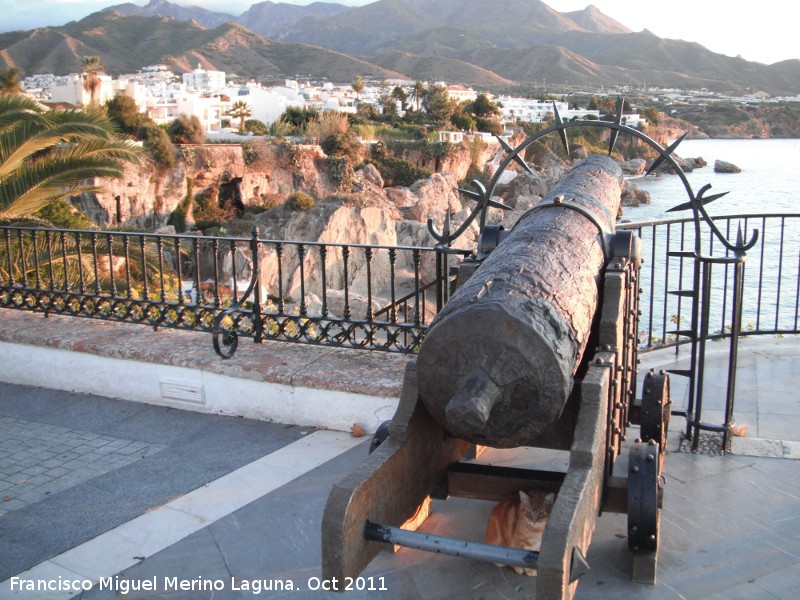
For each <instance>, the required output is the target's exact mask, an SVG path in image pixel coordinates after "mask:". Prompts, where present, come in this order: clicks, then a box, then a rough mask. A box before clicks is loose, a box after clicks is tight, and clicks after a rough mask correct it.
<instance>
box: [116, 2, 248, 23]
mask: <svg viewBox="0 0 800 600" xmlns="http://www.w3.org/2000/svg"><path fill="white" fill-rule="evenodd" d="M101 12H118V13H122V14H123V15H137V16H140V17H172V18H173V19H179V20H181V21H192V20H194V21H197V22H198V23H200V24H201V25H202V26H203V27H209V28H213V27H217V26H218V25H222V24H223V23H227V22H228V21H233V20H235V17H234V16H233V15H229V14H225V13H219V12H213V11H210V10H206V9H205V8H200V7H198V6H186V7H184V6H180V5H178V4H174V3H172V2H168V1H167V0H150V2H149V3H148V4H146V5H145V6H139V5H137V4H133V3H131V2H126V3H124V4H118V5H116V6H111V7H109V8H106V9H103V11H101Z"/></svg>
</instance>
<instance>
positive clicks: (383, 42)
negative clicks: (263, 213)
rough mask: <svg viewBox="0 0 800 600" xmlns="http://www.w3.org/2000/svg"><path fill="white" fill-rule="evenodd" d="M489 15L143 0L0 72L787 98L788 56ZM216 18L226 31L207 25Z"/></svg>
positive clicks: (34, 34) (471, 2)
mask: <svg viewBox="0 0 800 600" xmlns="http://www.w3.org/2000/svg"><path fill="white" fill-rule="evenodd" d="M491 6H492V10H491V12H490V14H487V0H378V1H376V2H372V3H371V4H367V5H365V6H360V7H347V6H344V5H341V4H334V3H325V2H314V3H312V4H309V5H307V6H297V5H293V4H288V3H281V2H278V3H275V2H269V1H267V2H261V3H258V4H255V5H253V6H252V7H251V8H250V9H249V10H248V11H246V12H245V13H243V14H242V15H240V16H239V17H236V18H237V19H238V21H239V22H243V23H245V24H246V25H241V24H236V23H233V22H231V21H230V20H228V18H229V17H231V15H225V14H222V13H213V12H211V11H203V10H202V9H196V8H189V7H181V6H178V5H176V4H173V3H171V2H168V1H167V0H151V2H150V3H149V4H147V5H146V6H144V7H138V6H136V5H134V4H131V3H128V4H120V5H118V6H117V7H112V9H109V10H105V11H101V12H99V13H94V14H92V15H90V16H88V17H86V18H85V19H82V20H81V21H77V22H71V23H69V24H67V25H65V26H63V27H52V28H41V29H37V30H33V31H28V32H12V33H6V34H2V35H0V68H2V67H4V66H17V67H20V68H22V69H23V71H24V72H25V73H26V74H35V73H46V72H52V73H57V74H64V73H69V72H76V71H78V70H79V68H80V64H81V57H82V56H87V55H99V56H100V57H101V60H102V62H103V64H105V65H106V67H107V69H108V71H109V73H111V74H115V73H119V72H123V71H131V70H135V69H138V68H141V67H143V66H146V65H148V64H155V63H164V64H168V65H172V66H174V67H175V68H178V69H184V70H189V69H193V68H195V67H196V66H197V64H200V65H202V66H204V67H205V68H208V69H220V70H225V71H227V72H230V73H236V74H238V75H242V76H247V77H259V78H271V77H282V76H285V77H295V76H298V77H299V76H303V77H306V76H310V77H315V78H326V79H330V80H334V81H339V82H345V81H350V80H352V78H353V77H354V76H355V75H363V76H367V77H373V78H377V79H381V78H390V77H401V78H410V79H419V80H427V81H450V82H455V83H468V84H471V85H473V86H477V87H483V88H490V87H494V86H504V87H508V86H513V85H519V86H524V87H528V88H530V86H531V84H533V83H535V82H541V83H544V82H545V81H546V82H548V83H550V84H551V85H552V86H558V87H575V86H578V87H584V88H586V87H590V88H597V87H600V86H606V87H608V86H612V85H617V84H621V85H629V86H636V87H640V86H642V85H643V84H648V85H657V86H660V87H664V88H672V87H675V88H694V89H697V88H708V89H709V90H712V91H715V92H733V93H743V92H745V91H748V90H749V91H751V92H752V91H756V90H763V91H766V92H768V93H770V94H772V95H795V94H798V93H800V60H788V61H783V62H781V63H777V64H775V65H763V64H760V63H754V62H748V61H745V60H744V59H741V58H731V57H728V56H724V55H721V54H716V53H714V52H711V51H709V50H708V49H706V48H704V47H703V46H702V45H700V44H698V43H694V42H685V41H681V40H670V39H663V38H660V37H658V36H656V35H654V34H653V33H651V32H649V31H647V30H644V31H640V32H631V31H630V30H629V29H628V28H627V27H625V26H624V25H623V24H621V23H619V22H617V21H615V20H614V19H611V18H610V17H608V16H606V15H604V14H603V13H602V12H601V11H599V10H598V9H597V8H596V7H594V6H591V5H590V6H588V7H587V8H585V9H583V10H580V11H572V12H567V13H560V12H558V11H555V10H553V9H552V8H551V7H549V6H548V5H547V4H545V3H544V2H541V0H496V1H495V2H493V3H492V5H491ZM186 19H189V20H186ZM219 20H226V21H225V22H223V23H222V24H217V25H213V23H218V22H219ZM204 22H205V23H207V25H203V23H204ZM254 29H255V30H257V31H253V30H254ZM259 32H261V33H264V32H267V33H268V37H263V35H260V34H259Z"/></svg>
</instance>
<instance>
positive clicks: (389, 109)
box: [378, 94, 397, 117]
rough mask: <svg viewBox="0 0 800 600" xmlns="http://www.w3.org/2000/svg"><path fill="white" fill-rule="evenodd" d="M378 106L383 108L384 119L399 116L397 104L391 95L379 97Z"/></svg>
mask: <svg viewBox="0 0 800 600" xmlns="http://www.w3.org/2000/svg"><path fill="white" fill-rule="evenodd" d="M378 104H380V105H381V108H383V115H384V117H388V116H393V115H397V103H396V101H395V99H394V98H393V97H392V95H391V94H381V95H380V96H379V97H378Z"/></svg>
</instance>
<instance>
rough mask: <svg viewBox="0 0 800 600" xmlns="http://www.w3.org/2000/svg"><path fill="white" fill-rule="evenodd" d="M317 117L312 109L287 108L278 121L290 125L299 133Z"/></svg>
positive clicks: (300, 107)
mask: <svg viewBox="0 0 800 600" xmlns="http://www.w3.org/2000/svg"><path fill="white" fill-rule="evenodd" d="M317 117H318V113H317V111H316V110H314V109H313V108H305V107H302V106H289V107H288V108H287V109H286V110H285V111H284V112H283V114H282V115H281V118H280V119H278V120H279V121H285V122H286V123H288V124H289V125H291V126H292V127H293V128H294V130H295V131H296V132H301V131H304V130H305V127H306V125H307V124H308V122H309V121H311V120H312V119H316V118H317Z"/></svg>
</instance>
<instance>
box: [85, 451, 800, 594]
mask: <svg viewBox="0 0 800 600" xmlns="http://www.w3.org/2000/svg"><path fill="white" fill-rule="evenodd" d="M365 456H366V445H365V444H362V445H361V446H358V447H356V448H354V449H353V450H351V451H349V452H347V453H345V454H343V455H341V456H340V457H338V458H336V459H334V460H332V461H330V462H329V463H326V464H325V465H323V466H321V467H319V468H318V469H316V470H314V471H312V472H310V473H307V474H306V475H304V476H302V477H300V478H298V479H297V480H295V481H292V482H291V483H289V484H287V485H285V486H283V487H281V488H279V489H278V490H275V491H274V492H272V493H270V494H268V495H266V496H264V497H263V498H261V499H259V500H257V501H255V502H253V503H251V504H249V505H247V506H245V507H243V508H242V509H240V510H239V511H237V512H235V513H233V514H231V515H229V516H227V517H225V518H223V519H221V520H219V521H217V522H216V523H214V524H213V525H211V526H209V527H207V528H204V529H202V530H200V531H197V532H196V533H194V534H192V535H191V536H189V537H187V538H185V539H183V540H181V541H180V542H178V543H176V544H175V545H173V546H171V547H169V548H167V549H165V550H163V551H161V552H159V553H157V554H155V555H153V556H151V557H147V558H146V559H145V560H144V561H143V562H142V563H141V564H138V565H135V566H133V567H131V568H129V569H126V570H125V571H124V572H123V573H121V574H120V575H119V580H122V581H125V582H136V581H146V580H153V578H155V581H156V585H157V589H156V590H154V591H152V592H150V591H144V592H139V593H138V595H137V598H141V599H142V600H149V599H151V598H153V599H154V598H176V599H181V600H183V599H188V598H195V597H200V595H199V594H197V593H192V592H180V591H177V590H167V589H165V580H166V579H171V578H177V579H178V580H186V581H190V580H195V579H200V580H208V581H212V582H220V583H219V585H221V586H222V588H221V589H219V590H218V591H215V592H214V594H213V597H214V598H215V599H218V598H224V599H242V598H253V597H257V598H266V599H278V598H298V599H301V600H306V599H308V600H315V599H324V598H339V597H344V598H351V597H354V598H386V599H387V600H388V599H393V598H397V599H401V600H406V599H409V598H414V599H420V600H427V599H443V600H444V599H447V600H449V599H451V598H469V599H474V600H496V599H499V598H509V599H510V598H527V599H529V600H532V599H534V598H535V585H536V578H535V577H526V576H524V575H517V574H515V573H513V572H512V571H511V570H510V569H508V568H505V569H499V568H497V567H496V566H494V565H492V564H486V563H482V562H478V561H472V560H466V559H462V558H456V557H450V556H444V555H438V554H431V553H425V552H418V551H415V550H408V549H402V550H400V551H399V552H398V553H396V554H393V553H391V552H388V551H384V552H381V553H380V554H379V555H378V556H377V557H376V558H375V560H373V561H372V563H371V564H370V565H369V567H368V568H367V569H366V570H365V571H364V573H363V574H362V575H363V577H364V578H365V579H364V582H365V583H366V584H367V585H369V583H370V582H372V584H374V585H375V586H376V587H377V586H381V589H380V590H377V589H376V590H373V591H369V590H365V591H362V592H359V591H352V592H348V593H347V594H346V595H345V596H340V595H337V594H334V593H330V592H327V593H326V592H324V591H321V590H318V589H312V588H313V586H315V585H318V584H319V578H320V577H321V568H320V561H321V555H320V539H319V536H320V526H321V518H322V512H323V509H324V506H325V502H326V500H327V495H328V493H329V491H330V488H331V486H332V485H333V484H334V483H335V482H336V481H338V479H339V478H341V477H342V476H343V475H344V474H345V473H347V472H349V471H350V470H351V469H353V468H354V467H355V466H356V465H357V464H358V463H359V462H360V461H361V460H363V458H364V457H365ZM665 465H666V466H665V468H666V477H667V486H666V489H665V501H664V502H665V503H664V510H663V511H662V521H661V527H662V530H661V531H662V538H661V539H662V549H661V556H660V561H659V571H658V583H657V585H655V586H648V585H641V584H636V583H633V582H631V581H630V570H631V557H630V553H629V552H628V550H627V542H626V539H625V538H626V533H627V522H626V517H625V516H624V515H616V514H608V513H605V514H603V515H602V516H601V517H599V519H598V521H597V530H596V532H595V534H594V538H593V542H592V546H591V547H590V549H589V552H588V555H587V560H588V561H589V564H590V566H591V570H590V571H589V572H588V573H587V574H586V575H585V576H584V577H583V578H582V579H581V581H580V583H579V585H578V588H577V593H576V596H575V598H576V600H606V599H608V598H636V599H643V600H677V599H684V600H701V599H703V600H710V599H712V598H713V599H722V598H725V599H729V598H748V599H750V598H766V599H769V600H775V599H779V600H794V599H796V598H797V592H798V590H799V589H800V568H798V565H800V504H798V498H800V478H798V477H797V463H794V462H793V461H776V460H773V459H765V458H743V457H730V456H728V457H707V456H697V455H688V454H669V455H668V456H667V459H666V463H665ZM491 507H492V503H490V502H483V501H476V500H465V499H450V500H448V501H446V502H443V501H435V502H434V506H433V513H432V516H431V517H430V518H429V519H428V520H427V521H426V522H425V523H424V524H423V526H422V531H425V532H428V533H434V534H437V535H448V536H453V537H459V538H460V539H474V540H479V539H481V537H482V535H483V530H484V528H485V524H486V519H487V517H488V514H489V512H490V510H491ZM370 578H371V579H370ZM248 582H250V583H251V585H252V582H258V583H259V584H260V585H263V586H265V589H264V591H262V592H261V593H259V594H253V592H252V591H248V590H246V589H243V585H245V584H247V583H248ZM289 582H291V585H292V587H293V589H292V591H287V586H288V585H289ZM266 586H272V589H269V588H267V587H266ZM279 586H282V587H280V589H278V588H279ZM206 597H210V594H209V593H207V595H206ZM81 598H82V599H86V600H89V599H91V600H95V599H100V600H105V599H109V600H110V599H112V598H115V592H114V591H113V590H109V589H102V590H101V589H99V586H97V587H95V588H94V589H93V590H91V591H89V592H85V593H84V594H83V595H82V596H81Z"/></svg>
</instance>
